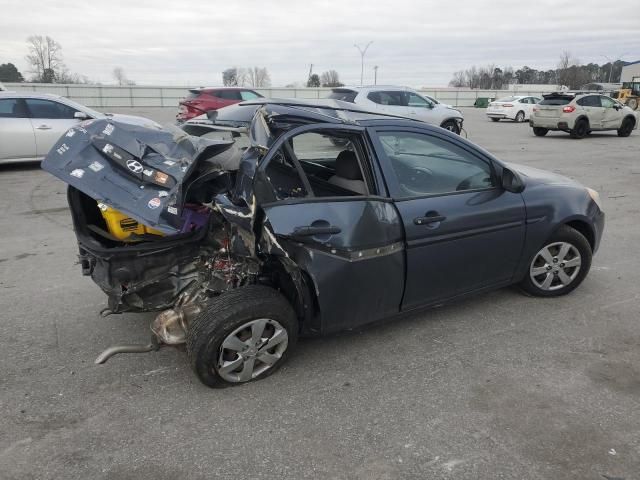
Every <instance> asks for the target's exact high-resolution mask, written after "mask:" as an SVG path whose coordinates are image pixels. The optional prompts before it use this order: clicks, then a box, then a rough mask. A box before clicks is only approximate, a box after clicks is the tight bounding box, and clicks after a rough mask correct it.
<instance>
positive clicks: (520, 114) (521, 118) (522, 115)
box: [514, 110, 525, 123]
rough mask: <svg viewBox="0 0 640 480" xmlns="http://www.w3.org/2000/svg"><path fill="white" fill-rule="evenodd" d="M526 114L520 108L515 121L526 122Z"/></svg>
mask: <svg viewBox="0 0 640 480" xmlns="http://www.w3.org/2000/svg"><path fill="white" fill-rule="evenodd" d="M524 116H525V115H524V112H523V111H522V110H520V111H519V112H518V113H516V118H515V119H514V121H515V122H516V123H522V122H524Z"/></svg>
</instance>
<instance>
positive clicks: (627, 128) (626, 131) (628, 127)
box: [618, 118, 635, 137]
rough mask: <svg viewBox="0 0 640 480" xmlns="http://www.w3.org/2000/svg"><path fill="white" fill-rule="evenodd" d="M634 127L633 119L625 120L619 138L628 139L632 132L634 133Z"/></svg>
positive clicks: (619, 131)
mask: <svg viewBox="0 0 640 480" xmlns="http://www.w3.org/2000/svg"><path fill="white" fill-rule="evenodd" d="M634 125H635V124H634V122H633V120H632V119H631V118H625V119H624V120H623V121H622V125H620V128H619V129H618V136H619V137H628V136H629V135H631V132H633V127H634Z"/></svg>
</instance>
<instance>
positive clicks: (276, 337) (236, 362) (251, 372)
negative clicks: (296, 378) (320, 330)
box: [216, 318, 289, 383]
mask: <svg viewBox="0 0 640 480" xmlns="http://www.w3.org/2000/svg"><path fill="white" fill-rule="evenodd" d="M288 343H289V335H288V334H287V330H286V329H285V328H284V327H283V326H282V325H281V324H280V323H278V322H277V321H275V320H272V319H268V318H259V319H257V320H251V321H249V322H247V323H245V324H243V325H241V326H240V327H238V328H236V329H235V330H234V331H233V332H231V333H230V334H229V335H227V337H226V338H225V339H224V340H223V341H222V344H221V345H220V351H219V355H218V362H217V365H216V367H217V371H218V374H219V375H220V377H222V378H223V379H224V380H226V381H227V382H231V383H241V382H248V381H249V380H251V379H253V378H256V377H257V376H258V375H260V374H262V373H264V372H266V371H267V370H269V369H270V368H271V367H273V366H274V365H275V364H276V363H278V361H279V360H280V359H281V358H282V355H283V354H284V352H285V351H286V350H287V345H288Z"/></svg>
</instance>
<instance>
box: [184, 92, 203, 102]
mask: <svg viewBox="0 0 640 480" xmlns="http://www.w3.org/2000/svg"><path fill="white" fill-rule="evenodd" d="M201 93H202V92H201V91H200V90H189V94H188V95H187V97H186V99H187V100H193V99H194V98H198V97H199V96H200V94H201Z"/></svg>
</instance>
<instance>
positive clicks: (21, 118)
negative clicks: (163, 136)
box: [0, 92, 161, 164]
mask: <svg viewBox="0 0 640 480" xmlns="http://www.w3.org/2000/svg"><path fill="white" fill-rule="evenodd" d="M92 118H113V120H116V121H118V122H124V123H132V124H134V125H141V126H145V127H152V128H161V127H160V125H159V124H157V123H156V122H154V121H153V120H149V119H147V118H142V117H134V116H131V115H119V114H107V113H100V112H97V111H95V110H93V109H91V108H88V107H85V106H84V105H80V104H79V103H76V102H73V101H71V100H69V99H67V98H64V97H60V96H58V95H51V94H47V93H41V94H38V93H18V92H0V164H2V163H14V162H28V161H35V160H42V159H43V158H44V156H45V155H46V154H47V153H48V152H49V150H50V149H51V147H53V145H54V144H55V143H56V142H57V141H58V139H59V138H60V136H62V135H63V134H64V133H65V132H66V131H67V130H69V129H70V128H71V127H73V126H75V125H77V124H79V123H80V122H82V121H83V120H88V119H92Z"/></svg>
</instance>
